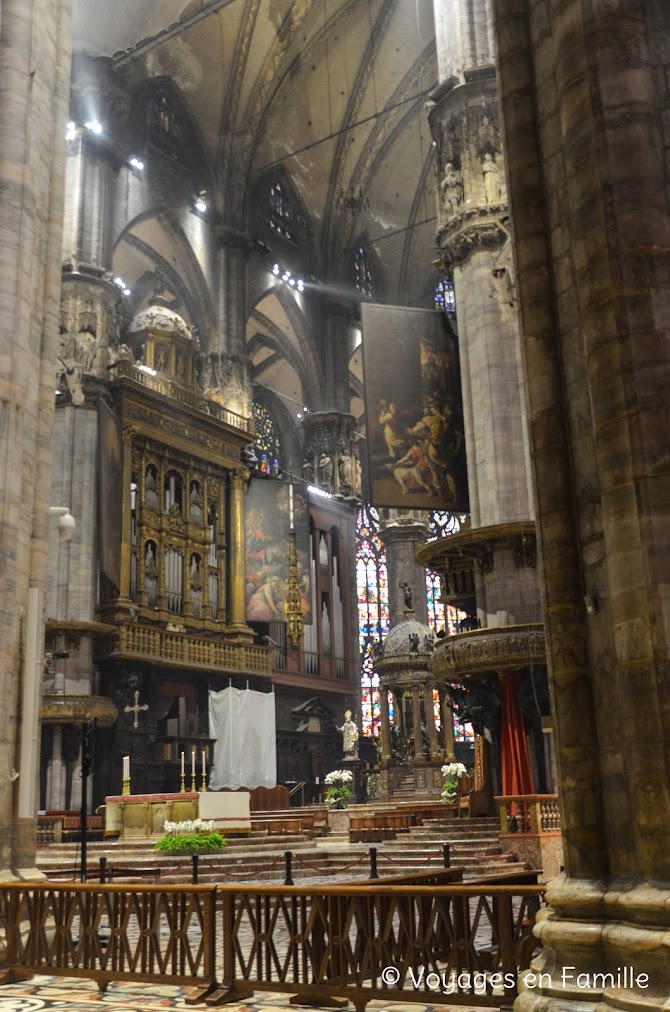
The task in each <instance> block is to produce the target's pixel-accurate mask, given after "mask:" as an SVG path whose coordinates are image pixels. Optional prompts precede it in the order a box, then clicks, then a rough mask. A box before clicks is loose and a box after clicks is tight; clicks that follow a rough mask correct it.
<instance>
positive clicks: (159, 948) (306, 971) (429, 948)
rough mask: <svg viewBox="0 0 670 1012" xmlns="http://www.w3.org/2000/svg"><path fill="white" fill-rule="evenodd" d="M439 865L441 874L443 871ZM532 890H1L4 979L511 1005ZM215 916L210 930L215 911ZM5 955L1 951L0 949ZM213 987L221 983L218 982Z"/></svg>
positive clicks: (219, 998)
mask: <svg viewBox="0 0 670 1012" xmlns="http://www.w3.org/2000/svg"><path fill="white" fill-rule="evenodd" d="M443 874H444V873H443ZM542 895H543V891H542V889H541V888H540V887H538V886H533V885H519V884H514V885H507V886H504V885H487V884H484V883H482V884H478V885H474V886H456V885H452V884H447V885H436V884H433V885H431V886H426V885H412V886H401V885H396V886H391V885H386V884H384V883H380V882H376V883H375V884H374V885H372V884H370V885H353V884H351V883H347V884H340V885H333V886H324V885H319V886H307V887H306V886H265V885H253V886H248V885H245V886H244V887H241V886H238V885H234V886H136V887H135V888H134V889H133V891H132V893H131V892H130V891H129V890H128V888H127V887H125V886H122V885H89V884H87V885H66V886H64V885H59V884H50V885H49V884H47V885H45V884H41V883H40V884H31V883H11V884H2V885H0V925H2V926H3V927H4V928H5V938H6V952H5V953H4V959H1V958H0V965H2V966H3V972H2V974H1V975H0V983H9V982H11V981H13V980H21V979H26V978H27V977H30V976H31V975H32V974H33V973H49V974H54V975H56V976H69V977H88V978H90V979H93V980H95V981H96V982H97V984H98V987H99V988H100V989H101V990H105V988H106V987H107V985H108V984H109V982H110V981H112V980H131V979H136V980H144V981H152V980H155V981H157V982H159V983H172V984H181V985H186V986H193V987H194V988H195V990H194V991H193V992H192V993H191V994H190V995H189V997H188V998H187V1001H188V1003H189V1004H195V1003H197V1002H200V1001H203V1000H205V999H206V1000H207V1003H208V1004H210V1005H215V1004H227V1003H229V1002H234V1001H242V1000H245V999H246V998H248V997H250V996H251V995H252V994H253V993H254V991H274V992H285V993H290V994H294V995H297V996H298V1000H299V1001H301V1002H304V1003H308V1004H315V1003H324V1002H326V1001H327V1000H328V999H331V998H347V999H349V1000H350V1001H351V1002H352V1003H353V1004H354V1006H355V1007H356V1009H357V1010H362V1009H364V1008H365V1006H366V1004H367V1003H368V1002H369V1001H372V1000H373V999H374V1000H380V1001H401V1002H422V1003H423V1002H426V1003H428V1004H433V1005H439V1004H443V1005H469V1006H481V1007H488V1008H496V1007H497V1008H500V1007H503V1006H505V1007H507V1006H508V1005H510V1004H511V1002H512V1001H513V999H514V997H515V996H516V993H517V974H518V972H519V971H520V970H522V969H525V968H526V967H527V966H528V964H529V961H530V955H531V953H532V950H533V948H534V947H535V945H536V942H535V939H534V938H533V936H532V926H533V923H534V920H535V914H536V913H537V910H538V908H539V906H540V904H541V902H542ZM217 910H218V911H220V914H219V916H220V920H219V921H218V924H219V925H220V928H219V930H218V931H217V914H216V911H217ZM1 955H2V953H1V951H0V957H1ZM219 982H220V983H219Z"/></svg>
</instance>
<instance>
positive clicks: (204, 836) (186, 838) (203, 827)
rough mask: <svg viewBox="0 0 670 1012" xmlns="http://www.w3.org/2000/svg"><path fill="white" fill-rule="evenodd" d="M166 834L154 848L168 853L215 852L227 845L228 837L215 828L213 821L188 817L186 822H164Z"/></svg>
mask: <svg viewBox="0 0 670 1012" xmlns="http://www.w3.org/2000/svg"><path fill="white" fill-rule="evenodd" d="M163 830H164V833H165V835H164V836H161V838H160V840H157V841H156V843H155V844H154V850H163V851H166V852H167V853H168V854H183V853H188V854H192V853H194V852H198V853H205V854H215V853H217V851H219V850H223V848H224V847H225V846H226V838H225V836H222V835H221V833H219V832H218V830H216V829H215V828H214V823H213V822H205V821H203V820H202V819H186V820H185V821H184V822H164V823H163Z"/></svg>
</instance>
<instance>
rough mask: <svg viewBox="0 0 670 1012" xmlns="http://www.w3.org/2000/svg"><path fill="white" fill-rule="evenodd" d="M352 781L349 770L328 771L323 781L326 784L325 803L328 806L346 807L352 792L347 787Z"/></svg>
mask: <svg viewBox="0 0 670 1012" xmlns="http://www.w3.org/2000/svg"><path fill="white" fill-rule="evenodd" d="M352 781H353V777H352V775H351V771H350V770H333V772H332V773H329V774H328V776H327V777H326V779H325V780H324V783H325V784H326V785H327V786H328V790H327V791H326V804H327V805H328V807H329V808H346V807H347V802H348V801H349V798H351V797H352V793H351V791H350V790H349V788H348V787H347V784H350V783H351V782H352Z"/></svg>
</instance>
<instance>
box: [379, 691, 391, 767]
mask: <svg viewBox="0 0 670 1012" xmlns="http://www.w3.org/2000/svg"><path fill="white" fill-rule="evenodd" d="M379 706H380V709H381V717H382V732H381V733H382V762H384V763H388V762H390V760H391V722H390V719H389V695H388V689H387V688H386V686H382V685H380V686H379Z"/></svg>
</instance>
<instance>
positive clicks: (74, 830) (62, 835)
mask: <svg viewBox="0 0 670 1012" xmlns="http://www.w3.org/2000/svg"><path fill="white" fill-rule="evenodd" d="M102 829H103V820H102V816H101V815H89V816H88V817H87V819H86V835H87V837H90V838H93V837H95V838H96V839H102ZM80 835H81V815H80V814H79V813H75V812H72V811H63V812H59V811H53V812H46V813H45V814H44V815H38V816H37V842H38V843H64V842H65V841H66V840H76V839H78V838H79V837H80Z"/></svg>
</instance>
